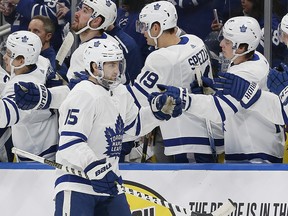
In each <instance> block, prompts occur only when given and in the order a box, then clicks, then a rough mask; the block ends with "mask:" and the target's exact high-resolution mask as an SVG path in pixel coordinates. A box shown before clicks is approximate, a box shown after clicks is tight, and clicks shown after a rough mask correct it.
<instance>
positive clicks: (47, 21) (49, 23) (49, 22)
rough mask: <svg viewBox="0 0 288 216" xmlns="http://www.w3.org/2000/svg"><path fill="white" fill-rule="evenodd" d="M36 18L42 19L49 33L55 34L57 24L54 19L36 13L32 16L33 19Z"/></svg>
mask: <svg viewBox="0 0 288 216" xmlns="http://www.w3.org/2000/svg"><path fill="white" fill-rule="evenodd" d="M34 19H38V20H41V21H42V22H43V24H44V29H45V31H46V32H47V33H52V35H53V34H54V32H55V25H54V23H53V22H52V20H51V19H50V18H49V17H47V16H42V15H36V16H34V17H32V19H31V21H32V20H34Z"/></svg>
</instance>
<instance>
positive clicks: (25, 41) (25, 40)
mask: <svg viewBox="0 0 288 216" xmlns="http://www.w3.org/2000/svg"><path fill="white" fill-rule="evenodd" d="M21 40H22V42H23V43H27V41H28V37H27V36H26V35H25V36H23V37H22V38H21Z"/></svg>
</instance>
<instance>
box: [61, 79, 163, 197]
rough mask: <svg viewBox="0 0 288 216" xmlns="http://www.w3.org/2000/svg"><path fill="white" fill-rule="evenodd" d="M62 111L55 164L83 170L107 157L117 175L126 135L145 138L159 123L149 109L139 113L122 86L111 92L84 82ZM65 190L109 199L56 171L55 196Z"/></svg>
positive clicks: (71, 95) (73, 92)
mask: <svg viewBox="0 0 288 216" xmlns="http://www.w3.org/2000/svg"><path fill="white" fill-rule="evenodd" d="M59 112H60V118H59V132H60V142H59V150H58V152H57V154H56V161H57V162H58V163H61V164H64V165H65V166H69V167H73V168H76V169H78V170H81V171H83V170H84V169H85V168H86V167H87V165H89V164H90V163H91V162H93V161H96V160H99V159H102V158H107V160H108V161H109V162H110V163H111V164H112V167H113V170H114V172H115V173H116V174H117V175H119V168H118V161H119V156H120V152H121V148H122V140H123V136H126V134H129V135H132V136H135V135H139V136H142V135H144V134H146V133H148V132H150V131H151V130H152V129H153V128H155V127H156V126H158V125H159V123H160V121H159V120H157V119H156V118H155V117H154V115H153V114H152V112H151V109H150V106H149V107H143V108H141V109H140V110H139V109H138V107H137V106H136V105H135V104H134V99H133V97H132V96H131V95H130V93H129V92H128V91H127V89H126V88H125V87H124V86H123V85H121V84H120V85H119V86H118V87H116V88H115V89H114V90H113V91H111V90H109V91H108V90H106V89H105V88H103V87H102V86H100V85H95V84H94V83H93V82H91V81H82V82H80V83H79V84H77V85H76V86H75V87H74V88H73V89H72V90H71V92H70V93H69V95H68V96H67V98H66V100H65V101H64V102H63V103H62V105H61V106H60V109H59ZM62 190H73V191H78V192H82V193H88V194H95V195H104V196H107V194H97V193H95V192H94V190H93V188H92V186H91V184H90V181H89V180H86V179H83V178H81V177H78V176H76V175H71V174H67V173H66V172H63V171H61V170H57V180H56V183H55V195H56V194H57V193H58V192H59V191H62Z"/></svg>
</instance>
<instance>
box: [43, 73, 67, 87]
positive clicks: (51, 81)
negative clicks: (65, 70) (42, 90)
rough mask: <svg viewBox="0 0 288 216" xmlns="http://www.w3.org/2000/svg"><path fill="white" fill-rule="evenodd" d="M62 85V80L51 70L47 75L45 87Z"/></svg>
mask: <svg viewBox="0 0 288 216" xmlns="http://www.w3.org/2000/svg"><path fill="white" fill-rule="evenodd" d="M61 85H64V83H63V80H62V79H60V77H59V76H58V74H57V73H56V72H54V71H53V72H52V73H50V74H49V75H48V76H47V80H46V83H45V86H46V87H47V88H51V87H55V86H61Z"/></svg>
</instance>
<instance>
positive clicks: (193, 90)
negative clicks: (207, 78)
mask: <svg viewBox="0 0 288 216" xmlns="http://www.w3.org/2000/svg"><path fill="white" fill-rule="evenodd" d="M190 89H191V93H193V94H203V86H199V84H198V81H197V80H194V81H193V82H192V83H190Z"/></svg>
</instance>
